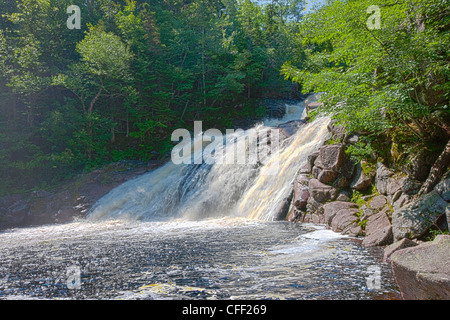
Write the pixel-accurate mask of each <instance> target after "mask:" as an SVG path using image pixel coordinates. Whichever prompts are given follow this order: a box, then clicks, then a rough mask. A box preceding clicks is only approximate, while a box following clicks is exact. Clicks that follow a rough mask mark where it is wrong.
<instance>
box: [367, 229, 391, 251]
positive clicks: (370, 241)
mask: <svg viewBox="0 0 450 320" xmlns="http://www.w3.org/2000/svg"><path fill="white" fill-rule="evenodd" d="M392 239H393V237H392V226H387V227H385V228H382V229H377V230H376V231H375V232H372V233H371V234H369V235H366V237H365V238H364V240H363V241H362V245H363V246H364V247H375V246H385V245H388V244H391V243H392Z"/></svg>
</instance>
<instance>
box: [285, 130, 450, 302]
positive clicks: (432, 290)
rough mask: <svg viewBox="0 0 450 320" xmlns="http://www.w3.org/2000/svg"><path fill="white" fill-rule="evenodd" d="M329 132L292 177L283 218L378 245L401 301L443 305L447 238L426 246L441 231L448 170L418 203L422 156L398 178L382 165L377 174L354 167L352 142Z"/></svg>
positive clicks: (448, 208)
mask: <svg viewBox="0 0 450 320" xmlns="http://www.w3.org/2000/svg"><path fill="white" fill-rule="evenodd" d="M328 129H329V131H330V132H331V138H330V140H329V141H328V143H326V144H325V145H324V146H322V147H321V148H320V149H319V150H318V151H317V152H315V153H313V154H311V155H310V156H309V157H308V161H307V163H306V164H305V165H304V166H303V167H302V168H301V170H300V171H299V175H298V177H297V179H296V182H295V183H294V200H293V205H292V206H291V208H292V209H291V212H290V214H289V217H288V220H289V221H298V222H312V223H319V224H325V225H326V226H328V227H329V228H330V229H332V230H333V231H336V232H340V233H343V234H347V235H351V236H356V237H360V236H363V237H364V238H363V240H362V245H363V246H365V247H372V246H385V251H384V257H383V261H385V262H390V261H392V268H393V270H394V273H395V279H396V281H397V283H398V285H399V287H400V290H401V292H402V295H403V298H405V299H450V295H449V292H450V291H449V281H450V275H449V267H450V261H449V253H450V240H449V239H450V236H438V237H437V238H436V240H435V241H432V242H429V240H430V239H432V238H433V236H434V235H435V234H436V233H442V232H448V226H449V225H450V171H449V172H448V173H447V174H446V175H444V178H443V179H442V180H441V181H440V182H439V183H438V184H437V185H436V186H435V187H434V189H433V190H432V191H431V192H429V193H426V194H423V195H422V196H420V197H418V196H417V193H418V192H419V190H420V189H421V186H422V184H423V181H424V178H425V174H424V173H423V170H422V169H423V168H425V167H429V166H430V163H431V161H428V160H429V159H428V160H427V159H426V158H427V157H426V156H425V155H423V154H422V155H420V156H418V157H416V158H415V161H413V164H412V165H411V166H409V170H405V173H403V172H399V171H394V170H393V169H390V168H388V167H387V166H386V165H384V164H383V163H381V162H378V163H377V165H376V168H372V166H373V165H372V166H370V165H368V164H367V163H364V162H359V163H356V164H355V163H353V161H352V160H351V159H349V157H348V156H347V154H346V152H345V149H346V147H347V145H348V144H352V143H356V142H357V141H358V140H359V136H358V135H355V134H350V135H348V134H347V133H346V132H345V131H343V130H342V128H340V127H339V126H336V124H335V122H331V123H330V125H329V128H328ZM331 141H333V142H339V143H334V144H329V142H331ZM372 160H374V159H372ZM425 160H427V161H425ZM355 195H356V198H355ZM351 199H353V201H355V202H350V201H351ZM423 241H428V242H423ZM422 242H423V243H422ZM418 243H421V244H420V245H418Z"/></svg>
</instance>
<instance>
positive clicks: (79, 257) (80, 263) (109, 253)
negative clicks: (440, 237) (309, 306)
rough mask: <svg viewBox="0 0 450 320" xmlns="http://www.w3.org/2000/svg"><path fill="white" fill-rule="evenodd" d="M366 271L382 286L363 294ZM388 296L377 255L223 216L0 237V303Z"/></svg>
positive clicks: (283, 226)
mask: <svg viewBox="0 0 450 320" xmlns="http://www.w3.org/2000/svg"><path fill="white" fill-rule="evenodd" d="M374 266H375V268H380V269H379V270H381V279H380V282H379V284H380V285H379V288H378V289H377V288H375V289H372V290H369V289H368V288H367V277H369V276H370V275H371V271H370V270H372V269H373V268H374ZM371 268H372V269H371ZM74 269H75V270H79V272H80V277H79V280H80V281H79V282H78V283H79V285H80V287H79V288H78V289H77V288H76V286H75V288H74V284H77V282H76V280H73V274H72V273H71V271H69V270H74ZM71 281H72V282H71ZM68 285H69V287H71V288H72V289H69V288H68ZM71 285H72V286H71ZM396 293H397V290H396V287H395V282H394V281H393V279H392V274H391V270H390V267H389V266H388V265H386V264H382V263H381V262H380V252H379V250H378V249H377V250H375V249H374V250H367V249H365V248H362V247H361V246H360V244H359V241H357V240H355V239H351V238H346V237H343V236H341V235H339V234H336V233H334V232H332V231H330V230H326V229H322V228H321V227H317V226H313V225H305V224H303V225H301V224H290V223H286V222H261V221H253V220H247V219H233V218H223V219H213V220H206V221H195V222H194V221H190V222H189V221H171V222H123V221H110V222H101V223H100V222H98V223H88V222H77V223H72V224H67V225H59V226H44V227H37V228H27V229H16V230H7V231H5V232H2V233H0V298H3V299H5V298H7V299H18V298H27V299H28V298H41V299H54V298H64V299H66V298H69V299H74V298H76V299H384V298H389V297H390V298H392V296H395V295H396Z"/></svg>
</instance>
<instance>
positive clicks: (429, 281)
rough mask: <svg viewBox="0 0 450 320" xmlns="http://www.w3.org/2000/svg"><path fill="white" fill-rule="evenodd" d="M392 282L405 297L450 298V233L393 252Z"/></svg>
mask: <svg viewBox="0 0 450 320" xmlns="http://www.w3.org/2000/svg"><path fill="white" fill-rule="evenodd" d="M390 259H391V265H392V270H393V272H394V277H395V281H397V284H398V286H399V288H400V291H401V293H402V297H403V299H406V300H436V299H439V300H450V236H449V235H440V236H437V237H436V239H435V240H434V241H431V242H425V243H422V244H420V245H418V246H416V247H411V248H406V249H402V250H398V251H396V252H394V253H393V254H392V255H391V257H390Z"/></svg>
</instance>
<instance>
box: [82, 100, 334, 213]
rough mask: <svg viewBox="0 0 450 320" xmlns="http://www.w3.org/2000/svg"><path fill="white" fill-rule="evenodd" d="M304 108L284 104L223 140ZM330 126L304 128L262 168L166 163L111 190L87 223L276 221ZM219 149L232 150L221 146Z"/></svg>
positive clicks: (293, 115)
mask: <svg viewBox="0 0 450 320" xmlns="http://www.w3.org/2000/svg"><path fill="white" fill-rule="evenodd" d="M304 108H305V103H299V104H297V105H287V106H286V113H285V115H284V117H283V118H282V119H267V120H266V121H264V122H263V124H258V125H256V126H255V127H254V128H251V129H249V130H246V131H243V130H241V131H236V132H235V133H234V134H233V135H227V136H225V140H227V141H228V142H230V141H235V140H237V139H238V138H241V137H242V136H246V135H250V134H255V132H259V131H261V130H264V129H267V128H269V127H276V126H277V125H279V124H282V123H286V122H289V121H292V120H299V119H300V117H301V116H302V114H303V112H304ZM328 123H329V118H320V119H317V120H316V121H314V122H312V123H309V124H305V125H303V126H302V127H300V129H298V131H297V132H296V133H295V134H294V135H293V136H291V137H289V138H287V139H285V140H284V141H283V142H282V143H281V144H280V148H279V149H278V151H276V152H274V153H272V154H271V155H270V156H269V157H268V158H267V159H265V160H266V161H264V164H263V165H254V164H253V165H252V164H218V163H214V164H206V163H202V164H178V165H177V164H174V163H172V162H168V163H166V164H165V165H163V166H162V167H160V168H158V169H155V170H154V171H152V172H149V173H147V174H144V175H142V176H141V177H138V178H136V179H134V180H131V181H128V182H126V183H124V184H122V185H120V186H119V187H117V188H115V189H114V190H112V191H111V192H110V193H108V194H107V195H106V196H104V197H103V198H102V199H100V200H99V201H98V202H97V203H96V204H95V205H94V207H93V208H92V209H91V211H90V213H89V215H88V218H89V219H90V220H99V219H117V218H121V219H132V220H137V219H142V220H166V219H169V218H188V219H202V218H208V217H221V216H239V217H248V218H253V219H261V220H274V219H275V218H276V217H277V215H278V214H279V213H280V210H283V209H282V208H283V207H284V208H285V206H286V203H287V198H288V197H289V195H290V194H291V192H292V183H293V180H294V178H295V175H296V172H297V171H298V170H299V168H301V167H302V165H303V164H304V163H305V162H306V159H307V156H308V155H309V154H311V153H312V152H314V151H316V150H317V149H318V148H319V147H320V146H321V145H322V144H323V141H324V140H325V137H326V136H327V134H328V131H327V124H328ZM195 143H202V141H201V137H195V139H194V144H195ZM223 148H225V149H226V148H234V145H233V143H228V144H224V147H223ZM249 152H250V151H249ZM195 156H196V155H194V157H195ZM275 160H278V161H275ZM275 164H276V167H275Z"/></svg>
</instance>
